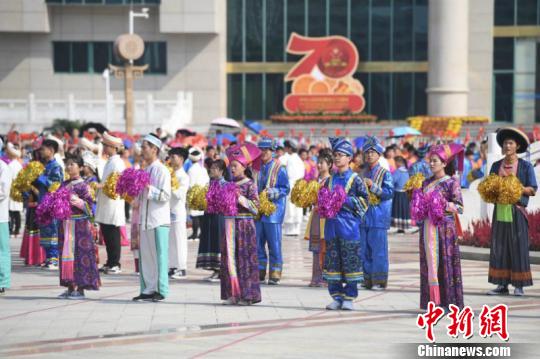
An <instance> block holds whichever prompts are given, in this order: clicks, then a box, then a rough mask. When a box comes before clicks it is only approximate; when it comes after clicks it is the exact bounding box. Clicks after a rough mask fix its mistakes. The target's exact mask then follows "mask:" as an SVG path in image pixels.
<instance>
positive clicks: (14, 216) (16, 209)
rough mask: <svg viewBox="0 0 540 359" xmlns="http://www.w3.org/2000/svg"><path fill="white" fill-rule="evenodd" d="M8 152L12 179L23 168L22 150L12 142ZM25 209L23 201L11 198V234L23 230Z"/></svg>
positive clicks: (16, 234)
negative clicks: (22, 215) (22, 223)
mask: <svg viewBox="0 0 540 359" xmlns="http://www.w3.org/2000/svg"><path fill="white" fill-rule="evenodd" d="M6 154H7V156H8V158H9V160H10V162H9V164H8V167H9V169H10V171H11V176H12V177H11V179H12V181H14V180H15V178H17V175H18V174H19V172H20V171H21V170H22V164H21V150H19V149H18V148H17V147H15V145H14V144H13V143H11V142H8V144H7V145H6ZM22 210H23V204H22V202H17V201H14V200H12V199H9V234H11V235H13V236H18V235H19V231H20V230H21V213H22Z"/></svg>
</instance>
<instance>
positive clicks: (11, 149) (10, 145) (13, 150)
mask: <svg viewBox="0 0 540 359" xmlns="http://www.w3.org/2000/svg"><path fill="white" fill-rule="evenodd" d="M6 151H7V152H8V153H10V154H11V155H12V156H15V157H21V156H22V153H21V150H19V149H17V148H15V146H14V145H13V143H11V142H8V143H7V145H6Z"/></svg>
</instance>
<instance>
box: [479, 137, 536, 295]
mask: <svg viewBox="0 0 540 359" xmlns="http://www.w3.org/2000/svg"><path fill="white" fill-rule="evenodd" d="M497 143H498V144H499V146H501V148H502V153H503V154H504V158H503V159H502V160H500V161H497V162H495V163H493V165H492V166H491V169H490V171H489V173H490V174H497V175H499V176H501V177H507V176H511V175H514V176H516V177H517V178H518V179H519V181H520V182H521V185H522V186H523V188H522V190H521V192H522V193H521V194H522V195H521V198H520V199H519V201H518V202H517V203H515V204H503V203H495V209H494V211H493V220H492V221H491V223H492V229H491V244H490V254H489V276H488V282H489V283H492V284H495V285H497V287H496V288H494V289H493V290H491V291H489V292H488V293H487V294H488V295H507V294H509V291H508V285H509V284H512V286H513V287H514V295H516V296H523V295H524V292H523V287H528V286H532V285H533V280H532V273H531V264H530V259H529V223H528V220H527V210H526V208H527V205H528V204H529V198H530V197H532V196H535V195H536V191H537V190H538V184H537V182H536V176H535V171H534V167H533V166H532V164H531V163H530V162H528V161H526V160H523V159H521V158H519V157H518V154H520V153H525V152H527V149H528V148H529V138H528V137H527V135H526V134H524V133H523V132H522V131H520V130H519V129H517V128H514V127H505V128H501V129H499V130H498V131H497Z"/></svg>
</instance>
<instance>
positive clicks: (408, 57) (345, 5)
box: [227, 0, 428, 119]
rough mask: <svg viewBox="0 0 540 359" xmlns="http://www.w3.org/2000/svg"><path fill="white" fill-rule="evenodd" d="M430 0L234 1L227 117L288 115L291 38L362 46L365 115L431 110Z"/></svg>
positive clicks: (230, 14) (394, 115)
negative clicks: (334, 38)
mask: <svg viewBox="0 0 540 359" xmlns="http://www.w3.org/2000/svg"><path fill="white" fill-rule="evenodd" d="M427 16H428V0H376V1H375V0H228V1H227V61H228V64H227V65H228V66H227V77H228V78H227V82H228V114H229V116H231V117H233V118H237V119H267V118H269V116H271V115H273V114H276V113H280V112H283V106H282V100H283V98H284V96H285V95H286V94H287V93H288V92H289V90H290V84H286V83H285V82H284V75H285V74H286V72H287V71H288V69H289V68H290V67H291V66H292V65H293V64H294V63H295V62H296V61H297V60H298V59H299V58H300V57H299V56H296V55H291V54H287V53H286V51H285V50H286V47H287V42H288V39H289V37H290V35H291V33H293V32H296V33H298V34H300V35H305V36H310V37H317V36H329V35H342V36H345V37H347V38H349V39H351V40H352V41H353V42H354V44H355V45H356V46H357V48H358V52H359V55H360V64H359V67H358V71H357V72H356V74H355V77H356V78H358V79H359V80H360V81H361V82H362V83H363V85H364V88H365V98H366V101H367V105H366V109H365V111H366V112H367V113H370V114H374V115H377V116H378V117H379V118H381V119H403V118H405V117H407V116H411V115H414V114H425V113H426V92H425V89H426V85H427V27H428V23H427Z"/></svg>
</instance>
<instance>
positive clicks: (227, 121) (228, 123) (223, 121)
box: [211, 117, 240, 128]
mask: <svg viewBox="0 0 540 359" xmlns="http://www.w3.org/2000/svg"><path fill="white" fill-rule="evenodd" d="M211 124H212V126H217V127H229V128H240V124H239V123H238V122H236V120H233V119H232V118H226V117H220V118H216V119H215V120H212V122H211Z"/></svg>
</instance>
